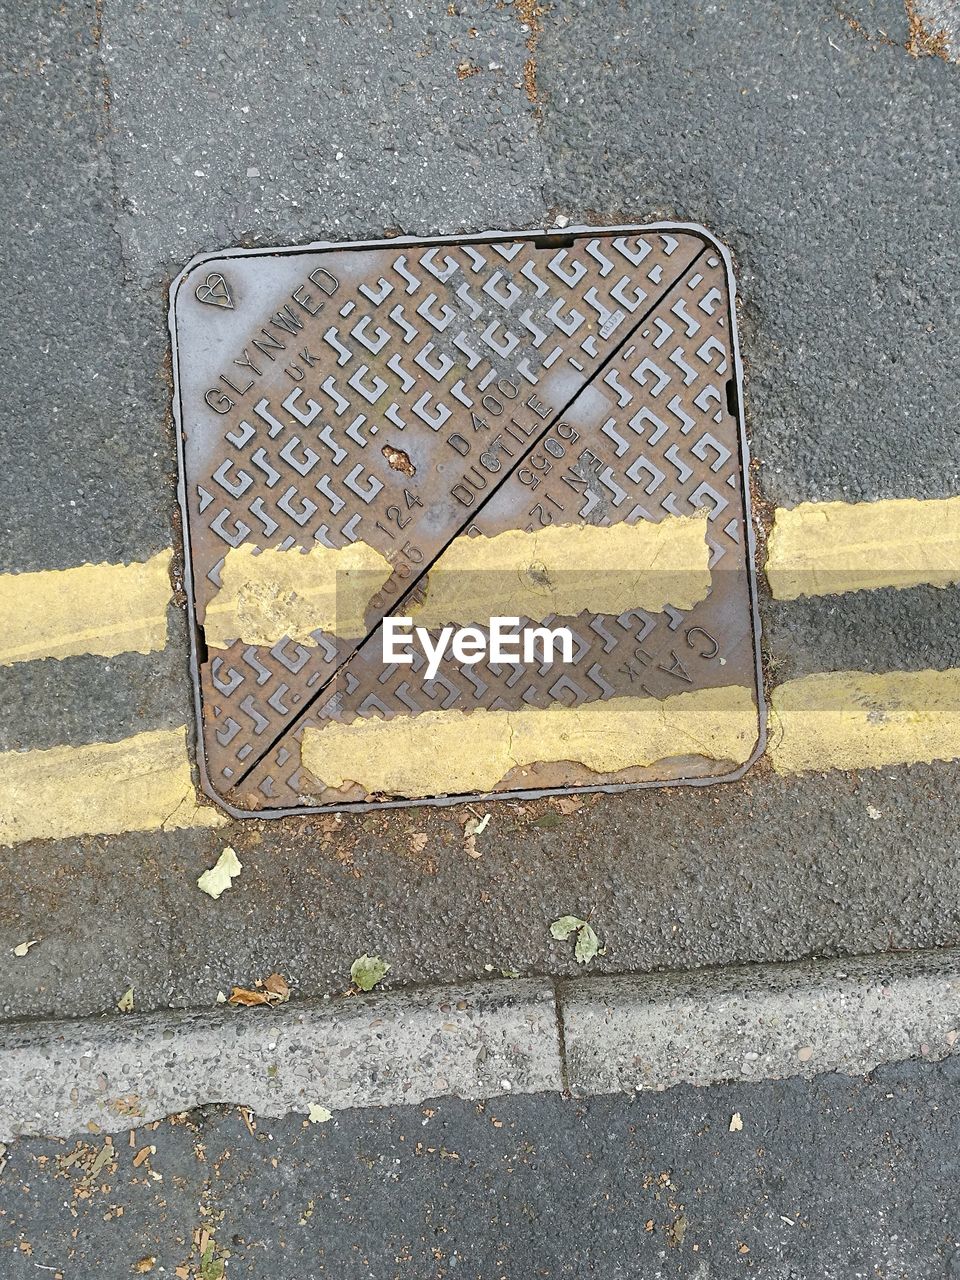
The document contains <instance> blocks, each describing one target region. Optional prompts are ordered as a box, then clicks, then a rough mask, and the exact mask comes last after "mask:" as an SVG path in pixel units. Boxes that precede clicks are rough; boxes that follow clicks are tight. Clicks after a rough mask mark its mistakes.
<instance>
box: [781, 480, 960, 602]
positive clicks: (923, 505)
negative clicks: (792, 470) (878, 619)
mask: <svg viewBox="0 0 960 1280" xmlns="http://www.w3.org/2000/svg"><path fill="white" fill-rule="evenodd" d="M766 570H767V581H768V582H769V583H770V590H771V591H772V592H773V595H774V598H775V599H777V600H796V599H797V598H798V597H799V596H829V595H840V594H842V593H843V592H846V591H873V590H875V589H876V588H877V587H914V586H921V585H924V584H926V585H929V586H934V587H945V586H948V585H950V584H951V583H954V582H958V581H960V497H957V498H929V499H919V498H896V499H891V500H886V501H882V502H803V503H801V504H800V506H798V507H794V508H793V509H792V510H782V509H781V510H778V511H777V513H776V516H775V519H774V525H773V530H772V532H771V534H770V538H769V541H768V543H767V566H766Z"/></svg>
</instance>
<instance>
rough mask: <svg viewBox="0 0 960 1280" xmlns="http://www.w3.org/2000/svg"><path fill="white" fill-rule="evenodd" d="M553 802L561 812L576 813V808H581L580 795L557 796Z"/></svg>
mask: <svg viewBox="0 0 960 1280" xmlns="http://www.w3.org/2000/svg"><path fill="white" fill-rule="evenodd" d="M554 803H555V804H556V806H557V808H558V809H559V810H560V812H561V813H565V814H568V815H569V814H571V813H576V812H577V810H578V809H582V808H583V797H582V796H557V797H556V799H555V801H554Z"/></svg>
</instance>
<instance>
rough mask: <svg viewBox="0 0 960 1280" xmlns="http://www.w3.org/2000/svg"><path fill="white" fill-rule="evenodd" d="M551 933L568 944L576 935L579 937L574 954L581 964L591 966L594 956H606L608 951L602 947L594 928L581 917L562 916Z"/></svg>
mask: <svg viewBox="0 0 960 1280" xmlns="http://www.w3.org/2000/svg"><path fill="white" fill-rule="evenodd" d="M550 933H551V935H552V936H553V937H554V938H556V939H557V941H558V942H566V940H567V939H568V938H569V937H570V936H571V935H572V934H574V933H575V934H576V935H577V944H576V946H575V948H574V952H573V954H574V955H575V956H576V959H577V962H578V963H579V964H589V963H590V961H591V960H592V959H593V958H594V956H598V955H599V956H602V955H605V954H606V950H607V949H606V947H601V946H600V939H599V938H598V937H597V935H596V933H595V932H594V930H593V926H592V925H590V924H589V923H588V922H587V921H586V920H582V919H581V918H580V917H579V916H561V917H560V919H559V920H554V922H553V924H552V925H551V926H550Z"/></svg>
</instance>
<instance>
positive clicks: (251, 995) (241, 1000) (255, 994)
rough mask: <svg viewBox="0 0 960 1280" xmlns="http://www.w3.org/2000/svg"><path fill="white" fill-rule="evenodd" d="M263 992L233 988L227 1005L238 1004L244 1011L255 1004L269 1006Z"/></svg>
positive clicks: (247, 988) (246, 988)
mask: <svg viewBox="0 0 960 1280" xmlns="http://www.w3.org/2000/svg"><path fill="white" fill-rule="evenodd" d="M269 1003H270V1001H269V1000H268V999H267V994H266V992H265V991H251V990H250V988H249V987H234V988H233V990H232V991H231V992H230V996H229V998H228V1000H227V1004H239V1005H242V1006H243V1007H244V1008H245V1009H246V1008H250V1007H252V1006H253V1005H256V1004H269Z"/></svg>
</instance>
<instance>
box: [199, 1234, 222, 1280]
mask: <svg viewBox="0 0 960 1280" xmlns="http://www.w3.org/2000/svg"><path fill="white" fill-rule="evenodd" d="M216 1247H217V1246H216V1243H215V1242H214V1241H213V1240H211V1241H209V1243H208V1244H207V1246H206V1247H205V1248H204V1249H203V1251H202V1252H201V1254H200V1270H199V1272H198V1273H197V1275H198V1280H223V1270H224V1265H225V1264H224V1261H223V1259H222V1258H218V1257H216V1256H215V1253H214V1251H215V1249H216Z"/></svg>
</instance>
